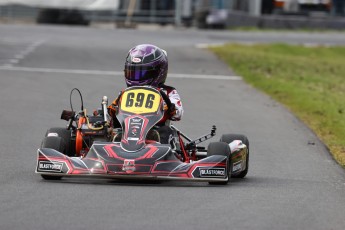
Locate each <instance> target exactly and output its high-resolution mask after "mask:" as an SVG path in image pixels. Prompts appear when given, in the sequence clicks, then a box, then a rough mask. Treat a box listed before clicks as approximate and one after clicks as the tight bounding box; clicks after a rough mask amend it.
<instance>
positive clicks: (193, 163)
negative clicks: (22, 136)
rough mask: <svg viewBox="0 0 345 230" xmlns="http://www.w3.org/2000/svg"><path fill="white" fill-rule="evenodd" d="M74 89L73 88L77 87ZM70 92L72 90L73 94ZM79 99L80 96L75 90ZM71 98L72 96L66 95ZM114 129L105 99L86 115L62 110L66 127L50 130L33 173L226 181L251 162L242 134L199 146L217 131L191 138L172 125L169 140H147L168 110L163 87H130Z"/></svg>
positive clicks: (58, 176) (49, 176)
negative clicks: (66, 122)
mask: <svg viewBox="0 0 345 230" xmlns="http://www.w3.org/2000/svg"><path fill="white" fill-rule="evenodd" d="M76 90H77V89H76ZM72 92H73V90H72V91H71V95H72ZM78 92H79V94H80V97H81V102H82V101H83V100H82V95H81V93H80V91H79V90H78ZM70 100H71V97H70ZM118 102H119V103H118V107H117V114H116V117H117V120H118V122H119V124H120V125H121V127H120V128H114V127H113V125H112V124H111V122H110V121H111V119H110V118H109V115H108V112H107V104H108V102H107V97H103V99H102V108H101V109H98V110H96V111H94V113H93V114H92V115H87V114H86V110H84V108H83V102H82V103H81V104H82V105H81V110H80V112H78V113H76V112H74V110H73V107H72V102H71V107H72V109H71V111H67V110H64V111H63V112H62V115H61V118H62V119H64V120H66V121H68V124H67V127H66V128H50V129H48V131H47V133H46V135H45V137H44V139H43V141H42V144H41V148H39V149H38V151H37V153H38V154H37V167H36V173H38V174H41V176H42V178H43V179H46V180H58V179H61V178H62V177H73V176H88V177H106V178H115V179H125V180H129V179H136V180H137V179H139V180H141V179H149V180H156V179H157V180H190V181H206V182H209V183H210V184H227V183H228V182H229V180H230V178H243V177H245V176H246V174H247V172H248V166H249V141H248V139H247V137H246V136H244V135H238V134H224V135H222V136H221V138H220V141H218V142H211V143H209V145H208V147H207V149H206V148H205V147H202V146H199V144H200V143H201V142H203V141H206V140H208V139H210V138H211V137H213V136H215V134H216V127H215V126H213V127H212V130H211V132H210V133H209V134H207V135H203V136H201V137H199V138H197V139H195V140H192V139H190V138H189V137H187V136H186V135H185V134H183V133H182V132H181V131H180V130H178V129H177V128H176V127H175V126H173V125H170V126H169V128H170V129H171V131H172V133H173V135H172V138H171V139H170V141H169V143H165V144H162V143H160V140H159V138H156V139H154V138H151V139H150V138H149V136H152V135H148V133H150V132H152V130H154V129H155V128H156V127H157V123H158V122H159V121H160V120H161V119H162V117H163V116H164V113H165V111H166V110H169V109H171V108H172V104H171V102H170V100H169V97H168V96H167V95H166V94H165V93H164V91H162V90H160V89H156V88H152V87H142V86H140V87H137V86H136V87H130V88H127V89H126V90H124V91H123V92H122V93H121V94H120V96H119V97H118Z"/></svg>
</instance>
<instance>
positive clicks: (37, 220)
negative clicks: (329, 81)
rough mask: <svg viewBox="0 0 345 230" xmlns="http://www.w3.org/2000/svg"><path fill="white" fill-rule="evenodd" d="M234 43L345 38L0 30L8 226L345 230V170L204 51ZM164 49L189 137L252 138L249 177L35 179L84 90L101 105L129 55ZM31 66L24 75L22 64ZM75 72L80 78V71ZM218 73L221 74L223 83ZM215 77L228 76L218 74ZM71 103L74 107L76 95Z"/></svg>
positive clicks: (2, 223)
mask: <svg viewBox="0 0 345 230" xmlns="http://www.w3.org/2000/svg"><path fill="white" fill-rule="evenodd" d="M226 41H242V42H243V41H244V42H273V41H275V42H277V41H285V42H290V43H312V44H316V43H317V44H341V43H343V42H345V38H344V34H332V35H327V34H312V35H311V34H297V35H296V34H283V35H282V34H276V33H270V34H259V33H257V34H255V33H242V32H241V33H232V32H212V31H183V30H177V31H176V30H164V29H163V30H158V31H152V30H104V29H103V30H101V29H92V28H68V27H48V26H41V27H36V26H18V25H17V26H8V25H7V26H0V107H1V113H0V127H1V128H0V186H1V189H0V229H35V230H39V229H131V230H135V229H198V230H201V229H256V230H258V229H265V230H267V229H313V230H315V229H320V230H321V229H322V230H325V229H333V230H335V229H339V230H340V229H344V228H345V219H344V213H345V184H344V182H345V173H344V170H343V169H342V168H340V167H338V166H337V164H336V163H335V162H334V161H333V159H332V158H331V157H330V156H329V153H328V152H327V150H326V148H325V147H324V146H323V144H322V143H320V142H319V140H318V139H317V138H316V137H315V135H314V134H313V133H312V132H311V131H310V130H309V129H308V128H306V127H305V126H304V125H303V124H302V123H301V122H300V121H299V120H297V119H296V118H295V117H294V116H293V115H291V114H290V113H289V111H287V110H286V109H285V108H284V107H282V106H281V105H279V104H277V103H276V102H274V101H272V100H271V99H270V98H269V97H267V96H265V95H263V94H262V93H259V92H257V91H256V90H255V89H253V88H251V87H250V86H248V85H246V84H245V83H244V82H243V81H242V80H238V78H231V77H224V76H233V75H235V74H234V73H232V72H231V70H230V69H228V67H227V66H226V65H225V64H223V63H221V62H219V61H218V60H217V59H216V58H215V57H214V56H213V55H212V54H211V53H209V52H207V51H206V50H204V49H198V48H195V45H196V44H202V43H214V44H216V43H223V42H226ZM144 42H150V43H153V44H157V45H159V46H162V47H163V48H165V49H166V50H167V51H168V56H169V60H170V71H169V72H170V73H171V74H170V75H171V77H170V78H169V79H168V82H167V83H168V84H171V85H174V86H176V88H177V89H178V90H179V92H180V94H181V96H182V98H183V102H184V107H185V116H184V118H183V121H181V122H179V123H176V125H177V126H178V127H179V128H180V129H181V130H183V131H184V132H185V133H187V134H189V136H191V137H198V136H199V135H202V134H204V133H207V132H209V130H210V128H211V126H212V125H214V124H215V125H217V126H218V136H217V137H216V139H215V140H217V139H218V138H219V137H220V134H221V133H243V134H246V135H247V136H248V138H249V140H250V144H251V156H250V170H249V173H248V176H247V178H245V179H243V180H234V181H233V182H232V183H230V184H229V185H228V186H219V187H218V186H210V185H208V184H207V183H190V182H188V183H187V182H166V183H162V184H146V183H140V182H132V183H124V182H117V181H111V180H101V181H98V180H85V179H84V180H77V179H63V180H61V181H59V182H47V181H43V180H42V179H41V178H40V176H38V175H35V174H34V169H35V160H36V150H37V148H38V147H39V145H40V141H41V139H42V137H43V135H44V133H45V131H46V129H47V128H49V127H53V126H64V125H65V122H63V121H60V120H59V116H60V113H61V111H62V109H68V108H69V92H70V90H71V89H72V88H74V87H78V88H79V89H80V90H81V91H82V93H83V95H84V101H85V107H86V108H88V109H89V111H90V110H92V109H94V108H97V107H100V100H101V97H102V96H103V95H108V96H109V97H110V98H113V97H115V96H116V95H117V92H118V91H119V90H120V89H122V88H123V87H124V86H125V85H124V81H123V77H122V76H121V71H122V69H123V63H124V58H125V55H126V52H127V50H128V49H129V48H130V47H132V46H133V45H135V44H137V43H144ZM24 67H25V68H24ZM76 70H78V71H76ZM215 75H217V76H218V77H217V76H215ZM219 75H221V76H220V77H219ZM75 101H77V100H76V99H75Z"/></svg>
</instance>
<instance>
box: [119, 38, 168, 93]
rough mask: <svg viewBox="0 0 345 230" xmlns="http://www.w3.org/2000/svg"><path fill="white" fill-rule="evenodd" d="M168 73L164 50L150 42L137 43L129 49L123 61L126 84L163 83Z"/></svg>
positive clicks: (153, 84) (155, 84)
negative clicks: (124, 61)
mask: <svg viewBox="0 0 345 230" xmlns="http://www.w3.org/2000/svg"><path fill="white" fill-rule="evenodd" d="M167 73H168V58H167V54H166V51H165V50H163V49H161V48H159V47H157V46H154V45H150V44H142V45H137V46H135V47H133V48H132V49H130V50H129V52H128V55H127V58H126V63H125V78H126V84H127V86H128V87H129V86H141V85H151V86H160V85H162V84H164V82H165V80H166V78H167Z"/></svg>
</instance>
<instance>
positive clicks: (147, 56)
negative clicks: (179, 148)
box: [108, 44, 183, 144]
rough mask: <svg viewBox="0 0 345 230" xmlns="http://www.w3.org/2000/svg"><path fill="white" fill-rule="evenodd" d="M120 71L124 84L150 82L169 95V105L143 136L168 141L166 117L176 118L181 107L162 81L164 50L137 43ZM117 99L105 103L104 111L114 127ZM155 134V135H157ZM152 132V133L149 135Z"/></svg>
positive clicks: (165, 64)
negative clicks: (106, 109)
mask: <svg viewBox="0 0 345 230" xmlns="http://www.w3.org/2000/svg"><path fill="white" fill-rule="evenodd" d="M124 72H125V81H126V84H127V87H131V86H153V87H156V88H159V89H161V90H163V92H164V93H165V94H166V95H167V96H168V97H169V99H170V101H171V104H172V106H171V108H170V109H169V110H168V111H166V112H165V114H164V117H163V118H162V119H161V120H160V121H159V123H157V125H156V128H154V129H152V130H151V131H150V132H149V133H148V136H147V138H148V139H154V140H157V139H158V140H159V141H160V142H161V143H164V144H168V143H170V138H171V135H172V130H171V128H170V126H169V123H170V120H173V121H178V120H180V119H181V117H182V115H183V107H182V102H181V99H180V96H179V94H178V92H177V91H176V89H175V88H174V87H171V86H167V85H165V84H164V83H165V80H166V78H167V74H168V58H167V52H166V51H165V50H163V49H161V48H159V47H157V46H154V45H150V44H141V45H137V46H135V47H133V48H132V49H130V50H129V52H128V55H127V58H126V62H125V70H124ZM118 99H119V98H117V99H115V100H114V101H113V102H112V103H111V105H109V106H108V113H109V115H110V116H111V117H112V120H113V123H114V124H113V126H114V127H121V125H120V124H119V122H118V121H117V118H116V109H117V105H118ZM155 130H156V131H155ZM157 131H158V133H157ZM157 135H158V136H159V137H158V138H157ZM152 136H155V137H153V138H152Z"/></svg>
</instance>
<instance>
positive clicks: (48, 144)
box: [41, 137, 66, 180]
mask: <svg viewBox="0 0 345 230" xmlns="http://www.w3.org/2000/svg"><path fill="white" fill-rule="evenodd" d="M65 146H66V144H65V141H64V140H63V139H62V138H61V137H45V138H44V139H43V141H42V144H41V148H50V149H55V150H56V151H59V152H61V153H62V152H63V151H64V150H65V148H66V147H65ZM41 177H42V178H43V179H45V180H60V179H61V178H62V176H51V175H43V174H41Z"/></svg>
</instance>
